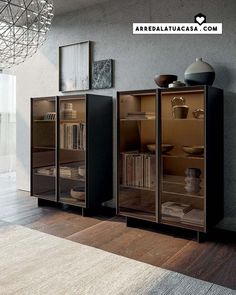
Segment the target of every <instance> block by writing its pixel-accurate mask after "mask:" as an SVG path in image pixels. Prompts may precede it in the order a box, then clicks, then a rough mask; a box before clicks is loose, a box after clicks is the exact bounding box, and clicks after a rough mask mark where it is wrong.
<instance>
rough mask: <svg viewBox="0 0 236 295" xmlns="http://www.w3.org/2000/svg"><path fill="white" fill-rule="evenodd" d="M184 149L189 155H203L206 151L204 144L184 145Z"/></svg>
mask: <svg viewBox="0 0 236 295" xmlns="http://www.w3.org/2000/svg"><path fill="white" fill-rule="evenodd" d="M182 148H183V151H184V152H185V153H187V154H189V155H199V156H200V155H202V154H203V153H204V146H202V145H195V146H194V145H193V146H183V147H182Z"/></svg>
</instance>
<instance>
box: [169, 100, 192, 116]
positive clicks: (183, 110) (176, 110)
mask: <svg viewBox="0 0 236 295" xmlns="http://www.w3.org/2000/svg"><path fill="white" fill-rule="evenodd" d="M171 105H172V111H173V117H174V118H175V119H186V118H187V116H188V110H189V107H188V106H187V105H186V104H185V99H184V98H183V97H173V98H172V99H171Z"/></svg>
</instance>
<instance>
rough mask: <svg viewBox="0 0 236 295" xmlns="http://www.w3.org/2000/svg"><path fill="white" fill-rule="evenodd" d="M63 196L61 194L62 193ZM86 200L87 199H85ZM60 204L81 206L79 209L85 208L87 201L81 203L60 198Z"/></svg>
mask: <svg viewBox="0 0 236 295" xmlns="http://www.w3.org/2000/svg"><path fill="white" fill-rule="evenodd" d="M60 194H61V193H60ZM63 194H64V195H69V193H68V194H66V193H63ZM85 198H86V197H85ZM59 202H60V203H63V204H67V205H73V206H79V207H85V206H86V205H85V203H86V202H85V200H84V201H79V200H76V199H74V198H71V197H61V196H60V197H59Z"/></svg>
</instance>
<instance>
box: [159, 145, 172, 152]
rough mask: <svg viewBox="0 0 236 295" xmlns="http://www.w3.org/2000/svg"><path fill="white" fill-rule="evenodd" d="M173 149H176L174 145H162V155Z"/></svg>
mask: <svg viewBox="0 0 236 295" xmlns="http://www.w3.org/2000/svg"><path fill="white" fill-rule="evenodd" d="M173 148H174V146H173V145H172V144H169V143H162V145H161V151H162V153H168V152H170V151H171V150H172V149H173Z"/></svg>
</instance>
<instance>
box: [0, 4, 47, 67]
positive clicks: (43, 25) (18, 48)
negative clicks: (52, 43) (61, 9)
mask: <svg viewBox="0 0 236 295" xmlns="http://www.w3.org/2000/svg"><path fill="white" fill-rule="evenodd" d="M52 18H53V0H0V69H4V68H9V67H11V66H13V65H16V64H19V63H21V62H23V61H24V60H25V59H26V58H27V57H29V56H32V55H33V54H34V53H35V52H36V51H37V49H38V47H39V46H40V45H42V44H43V42H44V41H45V39H46V34H47V31H48V30H49V28H50V26H51V21H52Z"/></svg>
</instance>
